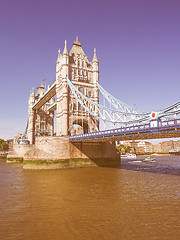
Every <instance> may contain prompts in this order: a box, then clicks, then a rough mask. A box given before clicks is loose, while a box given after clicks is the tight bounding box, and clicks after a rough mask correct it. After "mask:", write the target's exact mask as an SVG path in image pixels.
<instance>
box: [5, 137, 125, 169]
mask: <svg viewBox="0 0 180 240" xmlns="http://www.w3.org/2000/svg"><path fill="white" fill-rule="evenodd" d="M7 162H8V163H10V162H23V168H24V169H61V168H78V167H96V166H118V165H120V156H119V154H118V152H117V150H116V148H115V144H114V143H110V142H79V143H71V142H69V137H68V136H67V137H65V136H64V137H63V136H62V137H51V136H42V137H37V138H36V141H35V144H30V145H14V150H13V151H12V152H11V153H9V154H8V157H7Z"/></svg>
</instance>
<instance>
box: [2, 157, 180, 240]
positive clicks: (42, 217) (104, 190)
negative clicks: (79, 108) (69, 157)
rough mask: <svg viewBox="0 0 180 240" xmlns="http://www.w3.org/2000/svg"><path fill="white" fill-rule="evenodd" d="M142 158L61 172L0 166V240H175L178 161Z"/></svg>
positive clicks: (178, 233) (179, 220)
mask: <svg viewBox="0 0 180 240" xmlns="http://www.w3.org/2000/svg"><path fill="white" fill-rule="evenodd" d="M143 158H144V157H138V158H137V159H133V160H122V165H121V167H119V168H103V167H97V168H81V169H63V170H23V169H22V165H21V164H7V163H6V162H5V160H0V239H1V240H14V239H15V240H26V239H30V240H56V239H57V240H59V239H60V240H121V239H122V240H130V239H131V240H134V239H137V240H141V239H142V240H150V239H154V240H179V239H180V230H179V229H180V210H179V207H180V156H161V157H156V162H155V163H144V162H141V160H142V159H143Z"/></svg>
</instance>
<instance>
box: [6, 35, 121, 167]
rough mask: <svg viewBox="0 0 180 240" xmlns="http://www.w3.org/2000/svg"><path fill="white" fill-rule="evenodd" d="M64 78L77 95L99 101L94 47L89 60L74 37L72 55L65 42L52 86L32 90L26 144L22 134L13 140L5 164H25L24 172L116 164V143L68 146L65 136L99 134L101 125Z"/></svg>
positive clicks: (117, 161)
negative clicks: (46, 88) (77, 92)
mask: <svg viewBox="0 0 180 240" xmlns="http://www.w3.org/2000/svg"><path fill="white" fill-rule="evenodd" d="M67 77H68V79H69V80H70V81H71V82H72V83H73V85H74V86H75V87H76V89H78V90H79V92H81V93H82V94H83V95H84V96H86V97H88V98H89V99H91V100H93V101H94V102H96V103H99V91H98V87H97V83H98V82H99V62H98V60H97V56H96V50H95V49H94V56H93V59H92V62H90V61H89V60H88V57H87V56H86V55H85V53H84V51H83V49H82V47H81V44H80V42H79V41H78V39H76V41H74V43H73V46H72V49H71V50H70V52H68V49H67V42H66V41H65V46H64V51H63V53H62V54H61V52H60V50H59V53H58V58H57V62H56V80H55V82H54V83H53V84H52V85H51V86H49V87H48V90H47V91H46V90H45V87H44V86H43V85H41V86H40V87H39V88H38V91H37V93H35V91H34V89H33V90H32V91H31V93H30V97H29V102H28V128H27V138H28V140H27V142H28V143H30V144H25V141H24V135H23V137H22V138H21V139H19V138H18V139H16V140H17V141H16V144H15V145H14V150H13V151H12V152H11V153H9V154H8V162H14V161H20V162H21V161H23V163H24V168H71V167H87V166H99V165H103V166H106V165H111V166H112V165H119V164H120V156H119V153H118V152H117V150H116V148H115V144H114V143H110V142H100V143H98V142H96V143H95V142H94V143H93V142H88V143H86V142H83V143H82V142H81V143H71V142H69V135H73V134H79V133H87V132H90V131H98V130H99V121H98V120H95V118H94V117H93V116H91V115H90V114H89V113H88V112H86V111H85V110H84V108H83V107H82V106H81V105H80V104H79V103H78V101H77V99H76V98H75V96H74V95H73V94H72V92H71V91H70V89H69V86H68V83H67V80H66V78H67ZM48 94H49V95H48ZM55 95H56V96H55ZM55 99H56V100H55ZM55 110H56V114H54V111H55ZM54 116H56V119H55V121H56V133H55V132H54Z"/></svg>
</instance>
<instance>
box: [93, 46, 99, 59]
mask: <svg viewBox="0 0 180 240" xmlns="http://www.w3.org/2000/svg"><path fill="white" fill-rule="evenodd" d="M92 62H98V59H97V56H96V48H94V56H93V60H92Z"/></svg>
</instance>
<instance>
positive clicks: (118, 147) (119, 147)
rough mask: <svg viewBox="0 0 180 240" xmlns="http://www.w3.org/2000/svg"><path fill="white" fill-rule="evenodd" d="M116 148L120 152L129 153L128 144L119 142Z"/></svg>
mask: <svg viewBox="0 0 180 240" xmlns="http://www.w3.org/2000/svg"><path fill="white" fill-rule="evenodd" d="M116 149H117V150H118V151H119V152H120V153H122V152H123V153H129V152H130V147H129V146H125V145H123V144H120V145H118V146H116Z"/></svg>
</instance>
